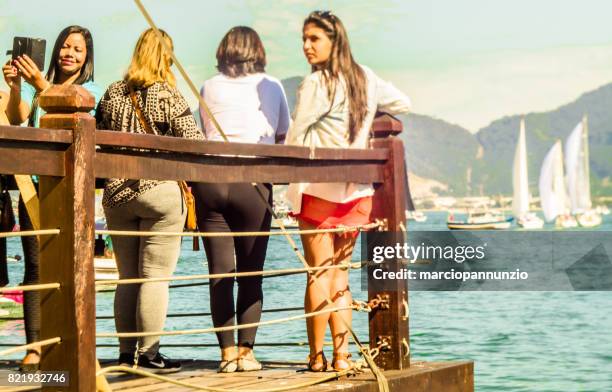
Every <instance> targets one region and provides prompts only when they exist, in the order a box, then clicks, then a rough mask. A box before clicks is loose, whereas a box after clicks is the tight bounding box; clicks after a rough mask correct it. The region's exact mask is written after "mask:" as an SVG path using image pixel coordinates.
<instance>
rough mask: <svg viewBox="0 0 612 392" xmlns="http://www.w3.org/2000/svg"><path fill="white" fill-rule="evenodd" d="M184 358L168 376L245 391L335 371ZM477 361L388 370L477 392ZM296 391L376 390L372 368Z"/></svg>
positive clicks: (120, 384)
mask: <svg viewBox="0 0 612 392" xmlns="http://www.w3.org/2000/svg"><path fill="white" fill-rule="evenodd" d="M182 362H183V370H182V371H181V372H179V373H175V374H170V375H168V377H170V378H173V379H176V380H180V381H183V382H187V383H190V384H195V385H198V386H202V387H213V388H224V389H232V390H240V391H258V390H264V389H269V388H279V387H288V386H291V385H299V384H302V383H304V382H307V381H310V380H313V379H316V378H322V377H325V376H329V375H330V373H312V372H308V371H306V364H305V363H299V362H263V364H264V369H263V370H261V371H258V372H245V373H228V374H221V373H217V372H216V368H217V362H216V361H201V360H197V361H193V360H186V361H182ZM101 363H102V367H105V366H110V365H112V364H114V361H113V360H102V361H101ZM17 367H18V364H17V363H15V362H8V361H3V362H1V363H0V369H3V370H6V369H16V368H17ZM473 367H474V364H473V362H468V361H461V362H418V361H415V362H412V363H411V366H410V368H409V369H406V370H387V371H385V372H384V374H385V376H386V377H387V380H388V382H389V387H390V390H391V391H397V392H400V391H401V392H403V391H410V392H425V391H428V392H442V391H444V392H470V391H473V390H474V376H473V374H474V372H473ZM107 380H108V381H109V382H110V385H111V388H112V390H113V391H131V392H154V391H157V392H161V391H163V392H187V391H193V390H194V389H191V388H187V387H182V386H178V385H174V384H171V383H168V382H162V381H158V380H155V379H151V378H142V377H136V376H131V375H119V374H115V375H107ZM38 390H40V388H38V387H21V388H9V387H0V392H8V391H11V392H12V391H15V392H16V391H20V392H21V391H38ZM294 390H295V391H317V392H327V391H338V390H342V391H348V392H376V391H378V388H377V383H376V380H375V379H374V376H373V375H372V373H371V372H370V371H369V370H365V371H364V372H363V373H361V374H359V375H357V376H351V377H341V378H340V379H337V380H332V381H327V382H324V383H321V384H317V385H314V386H310V387H301V388H297V389H294Z"/></svg>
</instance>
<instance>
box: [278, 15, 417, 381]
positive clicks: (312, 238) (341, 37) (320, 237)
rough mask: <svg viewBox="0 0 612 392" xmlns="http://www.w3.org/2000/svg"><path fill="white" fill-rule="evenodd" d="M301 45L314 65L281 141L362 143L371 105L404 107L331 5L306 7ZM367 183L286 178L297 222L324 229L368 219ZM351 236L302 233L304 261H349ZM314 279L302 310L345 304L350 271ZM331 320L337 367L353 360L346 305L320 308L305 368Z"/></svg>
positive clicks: (319, 352)
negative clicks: (357, 51)
mask: <svg viewBox="0 0 612 392" xmlns="http://www.w3.org/2000/svg"><path fill="white" fill-rule="evenodd" d="M302 39H303V51H304V56H305V57H306V60H307V61H308V63H309V64H310V65H311V67H312V73H311V74H310V75H308V76H307V77H306V78H305V79H304V81H303V82H302V84H301V85H300V88H299V90H298V100H297V103H296V107H295V111H294V121H293V123H292V125H291V127H290V128H289V132H288V133H287V139H286V144H290V145H299V146H311V147H329V148H368V146H369V131H370V128H371V126H372V120H373V119H374V115H375V113H376V112H377V111H383V112H387V113H390V114H399V113H406V112H407V111H408V110H409V108H410V101H409V100H408V97H406V96H405V95H404V94H402V93H401V92H400V91H399V90H397V89H396V88H395V87H393V86H392V85H391V84H390V83H387V82H385V81H383V80H381V79H380V78H378V76H376V74H374V72H372V71H371V70H370V69H368V68H366V67H364V66H361V65H359V64H357V63H356V62H355V60H354V59H353V56H352V54H351V49H350V46H349V41H348V36H347V33H346V30H345V29H344V25H343V24H342V22H341V21H340V18H338V17H337V16H336V15H334V14H333V13H331V12H329V11H316V12H313V13H311V14H310V15H308V17H307V18H306V20H305V21H304V25H303V29H302ZM373 193H374V190H373V188H372V185H371V184H346V183H335V184H291V186H290V187H289V191H288V198H289V199H290V202H291V204H292V208H293V215H294V216H296V217H297V218H298V220H299V223H300V229H315V228H317V229H326V228H334V227H340V226H356V225H361V224H365V223H368V222H369V220H370V213H371V210H372V195H373ZM355 240H356V236H353V235H342V234H333V233H323V234H312V235H303V236H302V244H303V246H304V253H305V257H306V261H307V262H308V264H309V265H310V266H312V267H316V266H324V265H333V264H340V263H347V262H349V261H350V260H351V256H352V253H353V247H354V246H355ZM317 278H318V282H319V284H318V285H317V284H314V279H313V277H312V276H310V275H309V276H308V281H307V286H306V295H305V300H304V302H305V304H304V307H305V311H306V312H307V313H310V312H313V311H316V310H321V309H322V308H324V307H325V306H326V300H327V299H328V298H330V299H331V300H332V301H333V302H334V306H335V307H345V306H350V305H351V303H352V297H351V291H350V289H349V281H348V271H346V270H340V269H334V270H327V271H322V272H320V273H317ZM328 324H329V326H330V330H331V335H332V340H333V346H334V354H333V361H332V366H333V368H334V369H335V370H336V371H341V370H345V369H348V368H350V367H351V366H352V364H351V362H350V360H349V357H350V354H349V352H348V340H349V333H348V328H347V326H350V325H351V310H345V311H339V312H335V313H326V314H322V315H318V316H315V317H311V318H308V319H307V322H306V329H307V332H308V344H309V346H310V356H309V358H310V360H309V364H308V367H309V369H310V370H311V371H315V372H320V371H325V370H326V369H327V360H326V359H325V355H324V354H323V340H324V337H325V330H326V329H327V325H328Z"/></svg>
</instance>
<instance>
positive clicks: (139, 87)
mask: <svg viewBox="0 0 612 392" xmlns="http://www.w3.org/2000/svg"><path fill="white" fill-rule="evenodd" d="M161 34H162V36H163V39H164V40H165V41H166V43H167V44H168V45H169V46H170V47H172V39H171V38H170V36H169V35H168V34H166V33H165V32H164V31H161ZM171 66H172V60H171V55H170V53H167V52H166V51H165V50H164V47H163V45H162V44H161V42H159V40H158V39H157V36H156V34H155V31H153V30H151V29H149V30H146V31H145V32H144V33H142V35H141V36H140V38H139V39H138V42H137V44H136V48H135V49H134V55H133V57H132V62H131V64H130V66H129V68H128V71H127V73H126V75H125V77H124V79H123V80H120V81H118V82H115V83H113V84H112V85H111V86H110V87H109V88H108V90H107V91H106V93H105V94H104V96H103V97H102V100H101V101H100V105H99V106H98V111H97V115H96V117H97V120H98V128H99V129H110V130H114V131H119V132H132V133H148V134H155V135H163V136H175V137H182V138H187V139H196V140H201V139H203V138H204V137H203V135H202V132H201V131H200V129H199V128H198V127H197V125H196V122H195V119H194V117H193V115H192V113H191V110H190V109H189V106H188V105H187V102H186V101H185V98H184V97H183V96H182V95H181V94H180V93H179V91H178V90H177V88H176V81H175V78H174V75H173V74H172V71H171V69H170V68H171ZM102 205H103V206H104V213H105V214H106V219H107V224H108V227H109V229H111V230H135V231H155V232H160V231H168V232H177V231H182V230H183V225H184V223H185V214H186V211H187V209H186V207H185V206H184V203H183V198H182V196H181V191H180V188H179V186H178V184H177V183H176V181H154V180H124V179H109V180H107V182H106V186H105V188H104V196H103V199H102ZM112 241H113V246H114V251H115V257H116V260H117V267H118V269H119V276H120V278H121V279H130V278H156V277H165V276H170V275H172V274H173V272H174V269H175V267H176V263H177V261H178V257H179V253H180V244H181V241H180V238H179V237H168V236H148V237H120V236H112ZM167 309H168V283H167V282H147V283H143V284H131V285H119V286H118V287H117V291H116V293H115V326H116V328H117V332H152V331H160V330H162V329H163V327H164V323H165V319H166V312H167ZM119 351H120V353H119V364H121V365H128V366H132V365H134V364H135V363H134V358H136V360H137V362H136V364H137V365H138V367H140V368H144V369H146V370H148V371H152V372H156V373H172V372H176V371H179V370H180V369H181V365H180V363H179V362H177V361H172V360H170V359H168V358H167V357H165V356H163V355H161V354H160V353H159V336H147V337H143V338H139V339H136V338H121V339H119ZM135 353H136V354H137V355H135Z"/></svg>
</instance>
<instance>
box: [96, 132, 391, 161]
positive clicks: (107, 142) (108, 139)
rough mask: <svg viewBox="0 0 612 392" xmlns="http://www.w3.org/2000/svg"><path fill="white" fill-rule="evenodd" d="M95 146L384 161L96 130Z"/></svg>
mask: <svg viewBox="0 0 612 392" xmlns="http://www.w3.org/2000/svg"><path fill="white" fill-rule="evenodd" d="M96 144H97V145H99V146H101V147H121V148H124V147H134V148H145V149H150V150H159V151H168V152H177V153H189V154H210V155H232V156H257V157H277V158H301V159H308V160H318V159H327V160H357V161H361V160H375V161H385V160H386V159H387V156H388V155H387V151H385V150H374V149H367V150H364V149H337V148H317V149H316V150H315V151H314V155H313V156H311V153H310V149H308V148H306V147H297V146H284V145H267V144H253V143H226V142H215V141H194V140H187V139H182V138H177V137H169V136H156V135H143V134H134V133H127V132H115V131H105V130H98V131H97V132H96Z"/></svg>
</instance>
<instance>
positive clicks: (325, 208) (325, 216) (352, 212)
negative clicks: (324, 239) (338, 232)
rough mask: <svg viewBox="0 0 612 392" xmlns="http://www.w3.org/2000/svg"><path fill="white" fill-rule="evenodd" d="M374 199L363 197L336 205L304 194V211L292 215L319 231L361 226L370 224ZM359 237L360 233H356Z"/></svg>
mask: <svg viewBox="0 0 612 392" xmlns="http://www.w3.org/2000/svg"><path fill="white" fill-rule="evenodd" d="M371 213H372V197H371V196H367V197H362V198H359V199H355V200H351V201H348V202H346V203H334V202H332V201H328V200H324V199H320V198H318V197H316V196H312V195H307V194H302V209H301V211H300V213H299V214H293V213H291V214H290V215H291V216H292V217H294V218H296V219H298V220H301V221H303V222H306V223H310V224H311V225H314V226H315V227H316V228H317V229H334V228H337V227H350V226H361V225H365V224H368V223H370V215H371ZM355 234H356V235H357V234H358V232H355Z"/></svg>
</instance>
